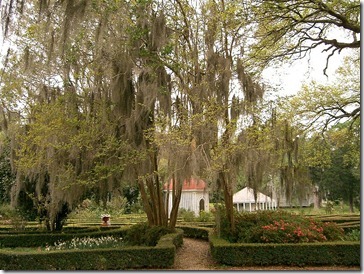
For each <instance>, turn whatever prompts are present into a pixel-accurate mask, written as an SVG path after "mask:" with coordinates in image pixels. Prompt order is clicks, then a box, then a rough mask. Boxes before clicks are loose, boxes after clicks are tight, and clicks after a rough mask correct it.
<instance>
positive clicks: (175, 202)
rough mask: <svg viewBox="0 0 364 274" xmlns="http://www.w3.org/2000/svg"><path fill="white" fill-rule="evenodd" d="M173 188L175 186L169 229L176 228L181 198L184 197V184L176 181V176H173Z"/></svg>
mask: <svg viewBox="0 0 364 274" xmlns="http://www.w3.org/2000/svg"><path fill="white" fill-rule="evenodd" d="M172 186H173V195H172V210H171V215H170V220H169V227H170V228H175V227H176V223H177V217H178V208H179V203H180V201H181V196H182V184H181V183H180V182H179V181H177V180H176V179H175V176H173V181H172Z"/></svg>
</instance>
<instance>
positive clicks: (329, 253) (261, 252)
mask: <svg viewBox="0 0 364 274" xmlns="http://www.w3.org/2000/svg"><path fill="white" fill-rule="evenodd" d="M209 240H210V246H211V254H212V257H213V259H214V260H215V261H216V262H217V263H220V264H225V265H233V266H253V265H260V266H263V265H292V266H293V265H295V266H304V265H310V266H313V265H321V266H322V265H349V266H350V265H360V242H325V243H305V244H231V243H229V242H227V241H225V240H223V239H219V238H216V237H215V236H212V235H211V236H210V239H209Z"/></svg>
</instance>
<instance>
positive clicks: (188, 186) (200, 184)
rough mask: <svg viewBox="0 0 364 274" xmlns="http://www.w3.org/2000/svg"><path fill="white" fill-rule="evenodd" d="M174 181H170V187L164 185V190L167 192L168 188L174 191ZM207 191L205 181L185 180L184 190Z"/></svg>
mask: <svg viewBox="0 0 364 274" xmlns="http://www.w3.org/2000/svg"><path fill="white" fill-rule="evenodd" d="M172 186H173V183H172V179H171V180H170V181H169V185H168V187H167V183H165V184H164V186H163V189H164V190H167V188H169V190H172ZM206 189H207V184H206V182H205V181H203V180H201V179H195V178H191V179H190V180H188V181H187V180H184V181H183V186H182V190H206Z"/></svg>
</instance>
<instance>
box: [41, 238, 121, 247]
mask: <svg viewBox="0 0 364 274" xmlns="http://www.w3.org/2000/svg"><path fill="white" fill-rule="evenodd" d="M122 246H125V242H124V241H123V238H122V237H115V236H101V237H99V238H91V237H83V238H78V237H76V238H73V239H71V240H70V241H57V242H55V243H54V245H49V246H46V247H45V250H46V251H50V250H67V249H93V248H112V247H122Z"/></svg>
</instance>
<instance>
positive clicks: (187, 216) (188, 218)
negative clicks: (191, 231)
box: [178, 208, 195, 222]
mask: <svg viewBox="0 0 364 274" xmlns="http://www.w3.org/2000/svg"><path fill="white" fill-rule="evenodd" d="M178 216H179V217H181V218H182V220H183V221H185V222H193V221H194V220H195V213H194V212H193V211H192V210H187V209H185V208H181V209H179V211H178Z"/></svg>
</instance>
